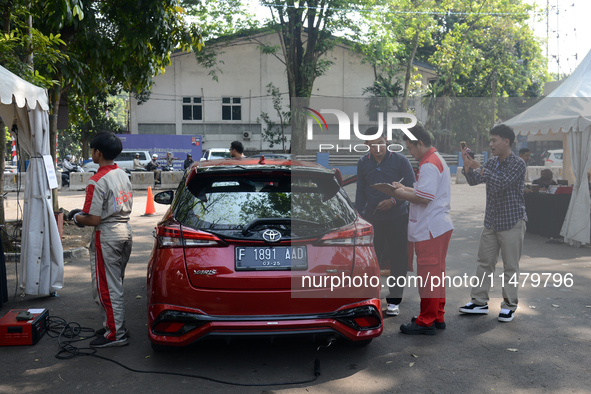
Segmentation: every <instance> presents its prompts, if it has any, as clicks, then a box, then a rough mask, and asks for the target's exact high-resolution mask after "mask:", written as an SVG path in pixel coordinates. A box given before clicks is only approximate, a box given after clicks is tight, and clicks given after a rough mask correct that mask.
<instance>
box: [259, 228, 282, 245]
mask: <svg viewBox="0 0 591 394" xmlns="http://www.w3.org/2000/svg"><path fill="white" fill-rule="evenodd" d="M263 239H264V240H265V241H267V242H278V241H279V240H280V239H281V233H280V232H279V231H277V230H274V229H267V230H265V231H264V232H263Z"/></svg>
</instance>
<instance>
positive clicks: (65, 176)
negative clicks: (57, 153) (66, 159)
mask: <svg viewBox="0 0 591 394" xmlns="http://www.w3.org/2000/svg"><path fill="white" fill-rule="evenodd" d="M71 172H84V170H83V169H82V167H80V166H79V165H76V167H74V169H72V170H70V171H67V170H64V169H63V167H62V187H65V186H70V173H71Z"/></svg>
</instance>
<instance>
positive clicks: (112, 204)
mask: <svg viewBox="0 0 591 394" xmlns="http://www.w3.org/2000/svg"><path fill="white" fill-rule="evenodd" d="M90 147H91V148H92V161H93V162H94V163H98V164H99V169H98V171H97V172H96V174H95V175H94V176H92V177H91V178H90V182H89V184H88V186H87V187H86V200H85V201H84V208H83V209H74V210H72V211H70V213H69V214H68V219H70V220H74V222H75V223H76V224H77V225H78V226H80V227H83V226H94V227H95V229H94V233H93V236H92V241H91V243H90V266H91V276H92V290H93V297H94V300H95V301H96V303H97V304H98V305H99V306H101V307H102V310H103V327H102V328H101V329H99V330H97V331H96V336H97V338H95V339H94V340H93V341H91V342H90V346H91V347H94V348H103V347H113V346H124V345H127V343H128V339H127V337H128V333H127V330H126V328H125V308H124V304H123V278H124V276H125V267H126V266H127V262H128V260H129V256H130V255H131V246H132V238H131V226H130V225H129V215H130V213H131V209H132V206H133V195H132V188H131V182H130V181H129V178H128V177H127V174H126V173H125V171H123V170H122V169H120V168H119V167H118V166H117V164H115V163H114V160H115V158H116V157H117V155H119V153H121V150H122V145H121V140H120V139H119V138H118V137H117V136H116V135H115V134H113V133H110V132H103V133H99V134H97V135H96V136H95V137H94V139H93V140H92V142H91V143H90Z"/></svg>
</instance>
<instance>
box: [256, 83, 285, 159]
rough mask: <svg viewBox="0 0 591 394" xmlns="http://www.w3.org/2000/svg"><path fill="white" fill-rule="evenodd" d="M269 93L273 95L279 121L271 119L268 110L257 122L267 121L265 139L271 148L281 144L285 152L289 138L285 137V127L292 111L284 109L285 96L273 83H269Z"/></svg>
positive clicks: (264, 130)
mask: <svg viewBox="0 0 591 394" xmlns="http://www.w3.org/2000/svg"><path fill="white" fill-rule="evenodd" d="M267 94H268V95H271V97H272V102H273V109H274V110H275V112H276V113H277V117H278V118H279V123H275V122H274V121H273V120H271V117H270V116H269V114H268V113H267V112H261V116H260V117H258V118H257V123H263V122H264V123H265V127H264V128H263V135H262V138H263V141H267V142H268V143H269V147H271V148H272V147H273V146H275V145H276V144H281V146H282V149H283V152H286V150H285V142H286V141H287V138H286V137H285V127H287V126H289V118H290V112H289V111H285V110H284V109H283V98H282V97H281V93H280V91H279V88H278V87H277V86H275V85H273V83H269V84H268V85H267Z"/></svg>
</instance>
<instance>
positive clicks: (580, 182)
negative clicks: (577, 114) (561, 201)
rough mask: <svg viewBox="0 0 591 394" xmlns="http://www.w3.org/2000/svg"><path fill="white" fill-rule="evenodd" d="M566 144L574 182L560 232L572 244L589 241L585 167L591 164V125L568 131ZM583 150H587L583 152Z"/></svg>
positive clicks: (587, 185)
mask: <svg viewBox="0 0 591 394" xmlns="http://www.w3.org/2000/svg"><path fill="white" fill-rule="evenodd" d="M568 144H569V148H570V151H571V155H572V157H573V160H572V163H573V172H574V174H575V178H576V180H577V181H576V183H575V186H574V187H573V194H572V197H571V200H570V204H569V206H568V211H567V212H566V218H565V220H564V223H563V225H562V230H561V231H560V234H561V235H562V236H563V237H564V239H565V241H566V242H568V243H569V244H570V245H573V246H580V245H579V243H581V244H585V243H589V238H590V237H591V229H590V223H589V220H579V218H583V219H585V218H588V217H589V215H590V214H591V207H590V203H589V182H588V181H587V169H588V168H589V167H590V166H591V154H589V152H591V127H587V128H586V129H585V130H583V131H582V132H580V133H574V132H572V133H569V134H568ZM584 152H587V154H585V153H584Z"/></svg>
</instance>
